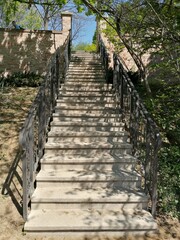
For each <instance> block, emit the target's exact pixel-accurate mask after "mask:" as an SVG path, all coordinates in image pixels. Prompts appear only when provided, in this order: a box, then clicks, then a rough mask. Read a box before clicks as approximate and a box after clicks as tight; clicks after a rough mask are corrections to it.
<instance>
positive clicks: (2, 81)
mask: <svg viewBox="0 0 180 240" xmlns="http://www.w3.org/2000/svg"><path fill="white" fill-rule="evenodd" d="M41 82H42V77H41V76H40V75H37V74H35V73H30V72H29V73H22V72H17V73H14V74H12V75H11V76H7V77H2V78H0V86H1V88H3V87H38V86H40V85H41Z"/></svg>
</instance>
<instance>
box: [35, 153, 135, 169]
mask: <svg viewBox="0 0 180 240" xmlns="http://www.w3.org/2000/svg"><path fill="white" fill-rule="evenodd" d="M40 162H41V169H42V170H48V169H49V170H63V169H66V170H68V169H69V170H72V169H74V168H75V169H77V170H81V171H82V170H89V171H92V170H96V171H112V170H113V171H116V170H118V171H120V170H126V171H127V170H128V171H131V170H135V167H136V164H137V159H136V158H133V157H132V156H131V155H127V154H126V155H123V154H117V155H115V154H112V155H111V154H108V153H106V152H104V153H100V154H99V155H96V156H94V157H91V156H89V157H88V156H81V155H79V154H74V155H70V154H69V155H62V154H61V156H56V155H54V154H45V155H44V156H43V158H42V159H41V160H40Z"/></svg>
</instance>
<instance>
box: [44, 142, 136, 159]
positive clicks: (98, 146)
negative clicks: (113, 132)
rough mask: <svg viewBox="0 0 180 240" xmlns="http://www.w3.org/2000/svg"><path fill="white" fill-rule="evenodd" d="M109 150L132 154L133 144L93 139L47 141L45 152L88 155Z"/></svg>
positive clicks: (113, 152)
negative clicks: (61, 141)
mask: <svg viewBox="0 0 180 240" xmlns="http://www.w3.org/2000/svg"><path fill="white" fill-rule="evenodd" d="M101 151H102V152H107V153H111V154H116V153H120V154H131V153H132V145H131V144H128V143H118V142H117V143H108V142H101V143H99V142H98V141H92V142H90V143H85V142H79V143H71V144H70V143H61V144H58V143H48V142H47V143H46V144H45V150H44V153H51V154H52V153H55V154H65V153H66V154H77V153H79V154H82V155H84V154H86V155H87V156H93V155H94V154H99V152H101Z"/></svg>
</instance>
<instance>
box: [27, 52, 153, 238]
mask: <svg viewBox="0 0 180 240" xmlns="http://www.w3.org/2000/svg"><path fill="white" fill-rule="evenodd" d="M104 79H105V77H104V71H103V68H102V65H101V63H100V60H99V58H98V56H97V55H95V54H90V53H84V52H76V53H75V54H73V55H72V60H71V63H70V66H69V70H68V73H67V77H66V81H65V84H64V85H63V86H62V87H61V89H60V95H59V98H58V100H57V105H56V108H55V112H54V114H53V121H52V122H51V130H50V132H49V134H48V142H47V143H46V146H45V154H44V157H43V158H42V159H41V170H40V172H39V173H38V175H37V178H36V182H37V187H36V190H35V192H34V194H33V196H32V199H31V212H30V214H29V217H28V220H27V222H26V223H25V226H24V230H25V231H26V232H33V233H38V232H42V233H43V234H46V233H57V234H59V235H63V236H64V235H72V236H75V235H78V236H83V237H85V236H86V237H87V236H91V235H95V236H99V235H102V234H104V235H105V236H106V237H108V236H114V235H117V236H121V235H126V234H128V233H129V234H140V235H142V234H145V233H147V232H150V233H151V232H154V231H155V230H156V229H157V225H156V222H155V220H154V219H153V217H152V216H151V214H150V213H149V212H148V211H147V210H146V209H147V205H148V198H147V196H146V195H145V193H144V192H143V191H142V189H141V176H140V175H139V174H138V173H137V171H136V162H137V159H136V158H134V157H133V156H132V155H131V151H132V146H131V144H129V143H128V133H127V132H126V131H125V130H124V125H123V123H122V122H121V114H120V112H119V108H118V103H117V102H116V98H115V96H114V95H113V93H112V91H111V89H112V86H111V85H110V84H109V85H108V84H106V82H105V80H104Z"/></svg>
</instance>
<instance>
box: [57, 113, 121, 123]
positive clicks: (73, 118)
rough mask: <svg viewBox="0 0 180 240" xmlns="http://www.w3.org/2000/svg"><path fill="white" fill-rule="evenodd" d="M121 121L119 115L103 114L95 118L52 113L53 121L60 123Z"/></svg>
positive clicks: (92, 115) (93, 115) (88, 115)
mask: <svg viewBox="0 0 180 240" xmlns="http://www.w3.org/2000/svg"><path fill="white" fill-rule="evenodd" d="M121 120H122V116H121V115H120V114H109V115H108V114H103V115H102V116H97V115H95V114H90V113H89V114H84V115H82V113H79V114H78V113H76V115H73V114H71V115H70V114H69V115H63V114H59V113H53V121H54V122H55V121H61V122H72V123H74V122H99V123H101V122H106V123H116V122H120V121H121Z"/></svg>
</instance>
